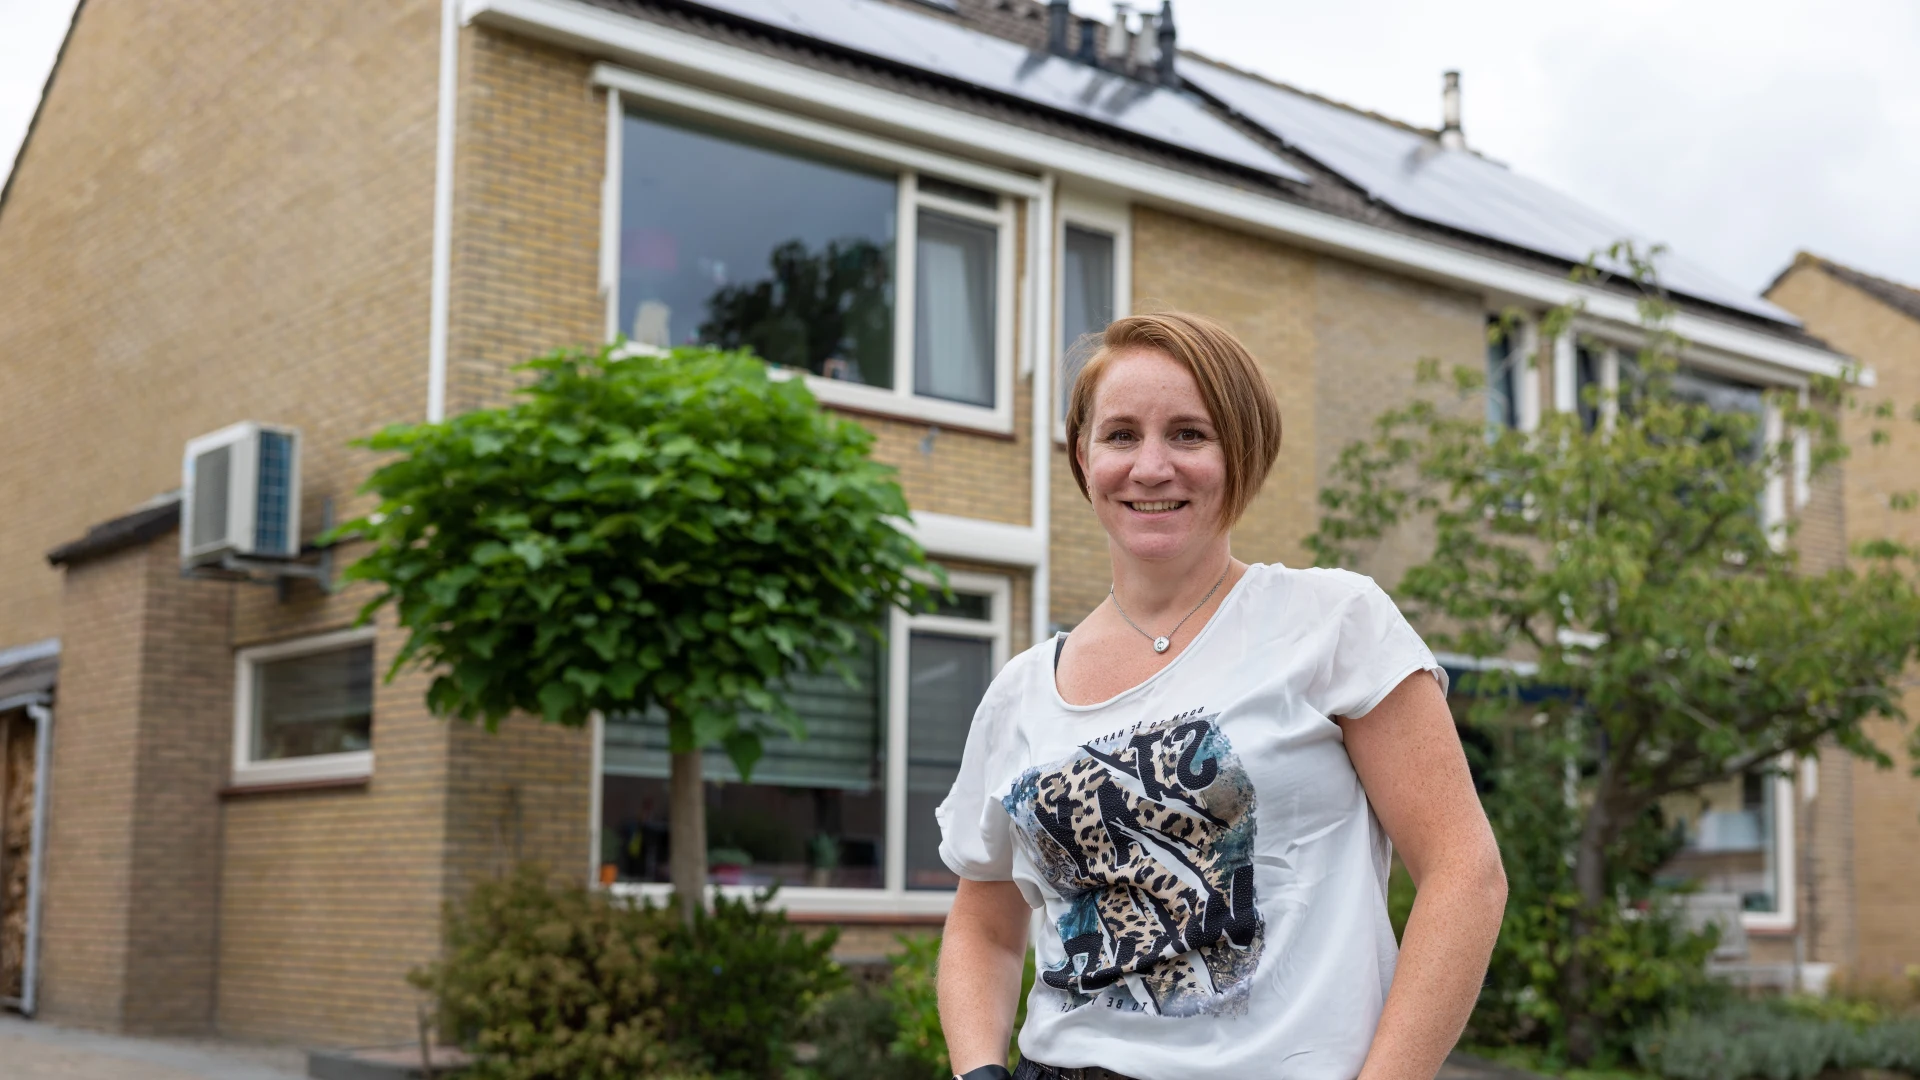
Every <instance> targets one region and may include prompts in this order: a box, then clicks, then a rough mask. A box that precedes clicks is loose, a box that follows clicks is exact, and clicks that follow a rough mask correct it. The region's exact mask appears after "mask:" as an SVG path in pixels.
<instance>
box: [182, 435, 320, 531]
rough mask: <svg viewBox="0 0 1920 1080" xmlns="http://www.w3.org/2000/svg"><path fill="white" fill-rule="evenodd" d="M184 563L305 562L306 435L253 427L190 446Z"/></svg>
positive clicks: (201, 439) (186, 467)
mask: <svg viewBox="0 0 1920 1080" xmlns="http://www.w3.org/2000/svg"><path fill="white" fill-rule="evenodd" d="M182 468H183V471H184V476H183V478H182V484H181V501H180V561H181V562H182V563H183V564H185V565H187V566H198V565H202V564H205V563H215V562H221V561H222V560H224V559H226V558H227V556H230V555H238V556H243V557H252V558H267V559H290V558H293V557H294V556H296V555H298V554H300V432H299V431H297V430H295V429H293V428H290V427H281V426H279V425H276V424H257V423H254V422H252V421H246V422H244V423H239V424H234V425H233V426H232V427H225V428H221V429H220V430H219V431H216V432H213V433H212V434H209V435H202V436H200V437H199V438H197V439H189V440H188V441H187V453H186V460H185V462H184V464H183V466H182Z"/></svg>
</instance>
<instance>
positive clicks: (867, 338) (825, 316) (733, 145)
mask: <svg viewBox="0 0 1920 1080" xmlns="http://www.w3.org/2000/svg"><path fill="white" fill-rule="evenodd" d="M620 143H621V174H620V198H619V226H620V235H619V271H618V289H617V296H616V298H615V301H614V302H615V319H616V325H617V327H618V329H619V331H620V332H622V333H624V334H626V335H627V336H628V337H630V338H631V339H633V340H634V341H635V342H637V343H640V344H643V345H649V346H654V347H668V346H674V345H687V344H696V343H700V344H712V345H718V346H722V347H726V348H751V349H752V350H754V352H756V353H758V354H759V355H760V356H762V357H763V358H765V359H766V360H767V361H769V362H770V363H773V364H777V365H780V366H781V367H784V368H789V369H793V370H796V371H804V372H806V373H808V374H810V375H812V376H814V377H816V378H817V379H818V380H819V382H817V383H816V388H817V389H819V390H821V392H822V397H823V398H825V399H827V400H829V401H832V402H835V403H838V404H849V405H857V406H862V407H867V408H875V409H883V410H892V411H904V412H909V413H912V414H914V415H922V414H924V415H926V416H928V418H931V419H945V420H949V421H952V422H956V423H967V422H970V421H971V422H976V423H983V424H991V423H992V422H993V421H994V418H996V417H1001V415H1002V414H1004V415H1005V417H1010V416H1011V411H1010V410H1011V402H1010V401H1008V400H1007V398H1008V397H1009V396H1010V393H1011V373H1010V368H1009V359H1010V354H1011V352H1012V340H1013V331H1012V326H1013V313H1012V311H1011V310H1010V309H1011V307H1012V296H1013V291H1012V285H1013V283H1012V276H1013V275H1012V269H1011V266H1010V264H1011V262H1012V251H1013V239H1012V232H1013V230H1012V218H1011V207H1010V205H1009V202H1010V201H1009V200H1008V199H1007V198H1005V197H1003V196H1001V195H999V194H997V193H995V192H992V191H987V190H983V189H980V188H977V187H972V186H969V185H966V184H961V183H956V182H954V181H952V180H948V179H943V178H941V177H938V176H934V175H930V174H926V173H921V172H916V171H911V170H908V171H896V170H891V169H881V168H875V167H871V166H866V165H860V164H856V163H853V162H851V161H847V160H841V159H838V158H833V157H829V156H826V155H821V154H814V153H810V152H808V151H806V150H804V149H801V148H797V147H794V146H791V145H786V144H775V143H773V142H762V141H756V140H755V139H752V138H749V137H745V136H742V135H738V134H733V133H730V132H726V131H722V130H719V129H717V128H708V127H704V126H701V125H699V124H696V123H692V122H689V121H682V120H677V119H674V120H669V119H666V118H663V117H657V116H653V115H648V114H644V113H638V112H628V113H627V114H626V115H625V118H624V121H623V126H622V129H621V136H620ZM956 408H957V410H958V411H956Z"/></svg>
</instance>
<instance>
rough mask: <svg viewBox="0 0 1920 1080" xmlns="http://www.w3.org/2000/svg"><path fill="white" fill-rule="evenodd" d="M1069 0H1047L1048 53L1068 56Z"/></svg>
mask: <svg viewBox="0 0 1920 1080" xmlns="http://www.w3.org/2000/svg"><path fill="white" fill-rule="evenodd" d="M1067 18H1068V16H1067V0H1047V51H1048V52H1050V53H1052V54H1053V55H1055V56H1065V55H1067Z"/></svg>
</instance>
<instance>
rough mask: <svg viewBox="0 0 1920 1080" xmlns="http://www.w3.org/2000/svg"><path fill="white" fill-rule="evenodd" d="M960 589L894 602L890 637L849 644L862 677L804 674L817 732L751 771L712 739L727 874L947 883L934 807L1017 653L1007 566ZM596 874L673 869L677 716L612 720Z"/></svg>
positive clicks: (710, 815)
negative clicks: (905, 609)
mask: <svg viewBox="0 0 1920 1080" xmlns="http://www.w3.org/2000/svg"><path fill="white" fill-rule="evenodd" d="M950 579H951V581H952V584H953V588H954V591H955V600H954V601H953V602H951V603H948V604H946V605H944V606H943V607H942V608H941V609H940V610H939V611H937V612H935V613H932V614H927V615H914V616H908V615H905V614H904V613H899V612H896V613H894V615H893V616H892V617H891V618H890V620H889V623H888V627H887V633H886V635H885V638H886V641H885V645H884V646H883V645H881V644H880V643H878V642H871V643H869V644H868V645H866V646H863V647H862V649H861V650H860V652H859V654H858V655H857V656H856V657H854V658H852V660H851V664H850V666H851V667H852V669H853V670H854V672H855V674H856V676H857V678H856V685H854V686H848V685H847V683H846V682H845V681H844V680H843V679H841V678H840V677H839V676H838V675H823V676H812V677H807V678H797V679H795V680H793V682H792V683H791V684H790V685H789V686H788V687H787V689H786V692H787V694H788V695H789V696H788V700H789V701H790V702H791V703H792V704H793V705H794V707H795V709H796V710H797V711H798V712H799V713H800V715H801V716H802V718H803V719H804V720H805V721H806V729H807V736H806V737H805V738H803V739H794V738H789V737H785V736H781V737H777V738H772V739H769V740H767V743H766V754H765V756H764V757H763V758H762V759H761V760H760V762H759V763H758V764H757V765H756V766H755V768H754V771H753V775H752V779H751V781H750V782H742V781H741V779H740V776H739V774H738V772H737V771H736V770H735V769H734V767H733V764H732V762H731V761H730V760H729V759H728V758H727V757H726V755H725V754H723V753H721V752H719V751H710V752H708V753H706V754H705V755H704V764H705V769H706V779H707V784H706V793H707V844H708V850H707V864H708V867H709V874H710V880H712V881H713V882H714V883H716V884H721V885H739V886H750V887H762V886H766V885H771V884H776V883H777V884H779V885H781V886H783V887H785V888H788V889H825V890H835V891H836V892H835V893H832V894H823V895H828V896H832V895H838V896H841V897H845V896H848V895H850V894H849V893H848V892H847V890H865V891H869V892H870V893H872V894H873V896H874V897H876V898H878V899H880V900H881V901H883V902H884V901H885V898H886V897H888V896H892V897H895V898H896V899H895V901H894V902H895V903H904V894H906V893H907V892H908V891H910V890H923V891H924V890H945V889H951V888H952V887H953V885H954V878H953V876H952V874H950V873H949V872H948V871H947V869H946V867H945V865H944V864H943V863H942V862H941V861H940V856H939V842H940V838H939V828H938V826H937V825H936V824H935V822H934V818H933V810H934V807H936V806H938V805H939V803H940V800H941V799H942V798H944V797H945V796H946V793H947V790H948V788H950V787H951V786H952V785H953V781H954V777H955V776H956V775H958V770H959V766H960V753H961V749H962V748H963V747H964V746H965V744H966V737H967V729H968V727H969V725H970V724H971V723H972V721H973V711H974V709H975V708H976V707H977V706H978V705H979V703H980V698H981V696H982V695H983V694H985V692H986V688H987V684H988V682H989V681H991V679H992V678H993V675H994V673H995V672H996V671H998V670H999V668H1000V665H1002V664H1004V663H1005V662H1006V658H1007V648H1008V633H1009V621H1010V617H1011V611H1010V610H1009V603H1010V594H1011V590H1010V587H1009V584H1008V582H1007V580H1006V579H1005V578H1000V577H996V576H992V575H980V574H967V573H958V572H956V573H953V574H951V575H950ZM601 727H602V732H603V735H602V739H603V742H602V751H601V761H602V766H601V768H602V778H601V785H602V787H601V799H600V807H601V809H600V848H599V860H600V877H601V880H602V881H605V882H608V883H621V884H623V886H625V887H630V888H644V887H647V886H659V885H664V883H665V882H667V881H668V879H669V870H668V867H669V855H670V851H669V846H668V845H669V834H670V828H669V819H668V785H667V779H668V772H669V760H668V753H667V732H666V726H665V723H664V720H663V719H662V718H660V717H657V716H627V717H610V718H608V719H606V720H605V721H604V722H603V723H602V725H601Z"/></svg>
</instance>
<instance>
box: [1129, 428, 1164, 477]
mask: <svg viewBox="0 0 1920 1080" xmlns="http://www.w3.org/2000/svg"><path fill="white" fill-rule="evenodd" d="M1132 479H1133V480H1134V481H1135V482H1138V483H1146V484H1157V483H1162V482H1164V481H1167V480H1171V479H1173V454H1172V450H1171V448H1170V447H1168V446H1167V444H1166V442H1165V441H1164V440H1161V439H1147V440H1145V441H1143V442H1142V443H1141V446H1140V451H1139V453H1138V454H1136V455H1134V459H1133V476H1132Z"/></svg>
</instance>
